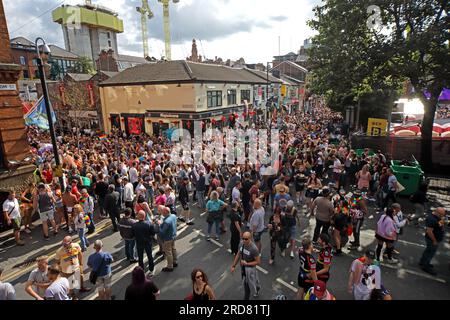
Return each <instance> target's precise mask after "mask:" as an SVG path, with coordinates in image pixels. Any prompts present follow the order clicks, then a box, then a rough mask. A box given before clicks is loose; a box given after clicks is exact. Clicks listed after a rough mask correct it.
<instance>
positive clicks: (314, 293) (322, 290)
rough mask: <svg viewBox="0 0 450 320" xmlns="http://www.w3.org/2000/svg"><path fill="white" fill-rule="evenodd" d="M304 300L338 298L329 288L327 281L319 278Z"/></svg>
mask: <svg viewBox="0 0 450 320" xmlns="http://www.w3.org/2000/svg"><path fill="white" fill-rule="evenodd" d="M304 300H336V298H335V297H334V296H333V295H332V294H331V293H330V292H329V291H328V290H327V285H326V283H325V282H323V281H321V280H317V281H314V286H313V287H311V288H310V289H309V290H308V292H306V294H305V298H304Z"/></svg>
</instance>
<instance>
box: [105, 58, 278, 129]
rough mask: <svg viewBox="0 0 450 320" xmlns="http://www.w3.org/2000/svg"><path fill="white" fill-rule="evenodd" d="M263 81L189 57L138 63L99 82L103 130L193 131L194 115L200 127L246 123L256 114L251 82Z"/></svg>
mask: <svg viewBox="0 0 450 320" xmlns="http://www.w3.org/2000/svg"><path fill="white" fill-rule="evenodd" d="M271 78H272V77H271ZM266 84H267V81H266V80H265V79H263V78H262V77H260V76H257V75H255V74H254V73H252V72H250V71H249V70H248V69H236V68H231V67H226V66H221V65H212V64H202V63H195V62H190V61H162V62H158V63H154V64H147V65H140V66H137V67H134V68H130V69H127V70H125V71H122V72H121V73H119V74H117V75H115V76H114V77H112V78H110V79H108V80H106V81H104V82H102V83H101V84H100V99H101V102H102V113H103V123H104V124H105V131H106V133H110V132H111V129H112V128H113V127H115V128H118V129H120V130H123V131H125V132H126V133H127V135H130V134H131V135H133V134H140V133H144V132H145V133H147V134H155V135H159V134H161V133H162V132H163V131H165V130H167V129H169V128H184V129H187V130H189V131H190V132H191V134H192V133H193V132H194V122H195V121H200V122H201V125H202V127H203V129H207V128H222V127H228V126H231V127H233V126H234V124H235V123H236V121H237V120H240V121H241V123H244V124H245V123H247V124H248V123H249V122H250V121H249V120H251V119H255V118H256V110H254V108H253V100H254V99H253V94H254V90H253V88H254V86H256V85H266Z"/></svg>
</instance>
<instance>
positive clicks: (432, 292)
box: [0, 198, 450, 300]
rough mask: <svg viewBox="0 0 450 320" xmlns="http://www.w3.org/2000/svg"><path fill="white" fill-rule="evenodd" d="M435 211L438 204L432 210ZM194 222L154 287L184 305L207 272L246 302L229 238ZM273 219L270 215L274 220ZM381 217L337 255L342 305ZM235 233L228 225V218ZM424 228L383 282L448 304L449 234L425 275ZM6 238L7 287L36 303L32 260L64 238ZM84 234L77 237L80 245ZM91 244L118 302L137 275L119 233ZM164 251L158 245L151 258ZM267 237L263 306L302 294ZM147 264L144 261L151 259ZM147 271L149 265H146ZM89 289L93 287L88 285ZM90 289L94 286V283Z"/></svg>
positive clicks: (100, 233) (0, 248)
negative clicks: (108, 271) (29, 283)
mask: <svg viewBox="0 0 450 320" xmlns="http://www.w3.org/2000/svg"><path fill="white" fill-rule="evenodd" d="M399 202H400V203H402V205H403V204H404V205H403V208H404V209H403V212H405V213H413V211H412V210H413V209H412V206H411V205H410V204H409V203H408V201H407V199H405V198H400V199H399ZM434 205H437V204H434ZM191 209H192V212H193V216H194V217H195V221H194V222H195V225H193V226H187V225H186V224H184V223H181V224H179V225H178V237H177V241H176V248H177V250H178V255H179V259H178V264H179V266H178V267H177V268H175V270H174V272H171V273H164V272H161V269H162V268H163V267H165V266H166V262H165V260H163V259H162V258H161V257H159V258H158V259H156V260H155V264H156V266H155V272H154V278H153V279H154V282H155V284H156V285H157V286H158V287H159V288H160V289H161V296H160V298H161V299H163V300H182V299H184V297H186V296H187V295H188V294H189V293H190V292H191V290H192V284H191V280H190V273H191V271H192V270H193V268H196V267H200V268H202V269H203V270H204V271H205V273H206V274H207V276H208V279H209V282H210V284H211V285H212V287H213V289H214V291H215V294H216V296H217V299H221V300H224V299H225V300H241V299H243V297H244V290H243V286H242V282H241V275H240V269H236V271H235V272H234V273H233V274H231V272H230V267H231V264H232V261H233V256H232V255H231V253H230V250H229V247H230V246H229V237H230V234H229V232H227V233H226V234H224V235H222V236H221V239H220V241H214V240H212V241H211V242H208V241H206V238H205V233H206V227H207V224H206V214H205V213H204V212H202V211H201V210H200V209H198V208H197V207H196V206H193V207H192V208H191ZM269 216H270V213H268V212H267V213H266V219H267V220H268V218H269ZM378 218H379V214H377V213H376V211H375V208H373V207H371V208H370V213H369V217H368V218H367V219H366V220H365V222H364V226H363V230H362V234H361V244H362V250H361V252H358V251H348V250H347V249H344V250H343V251H344V254H343V255H341V256H337V257H333V261H332V267H331V277H330V280H329V282H328V289H329V290H330V291H331V292H332V293H333V294H334V295H335V296H336V297H337V299H339V300H351V299H352V295H351V294H349V293H348V292H347V290H346V288H347V281H348V271H349V268H350V265H351V263H352V261H353V260H354V259H355V258H358V257H360V256H362V254H363V252H364V251H365V250H366V249H367V248H370V249H375V247H376V240H375V238H374V234H375V233H374V230H375V227H376V222H377V220H378ZM226 225H227V228H229V220H226ZM314 225H315V220H314V218H308V217H306V216H305V215H304V214H302V216H301V222H300V227H299V231H298V232H297V233H298V234H297V242H298V243H299V242H300V241H301V239H302V237H303V236H305V235H312V231H313V230H314ZM423 234H424V227H423V226H421V227H414V226H410V225H408V226H407V227H406V228H405V230H404V233H403V235H402V236H401V238H400V240H399V241H398V244H397V246H396V249H397V250H398V251H399V256H398V259H399V260H400V262H399V263H398V264H397V265H389V264H385V263H383V262H382V263H381V265H382V267H381V270H382V282H383V284H384V286H385V287H386V288H387V289H388V290H389V291H390V292H391V294H392V296H393V298H394V299H400V300H422V299H425V300H446V299H450V290H449V289H450V270H449V263H450V251H449V248H450V245H449V233H447V235H446V239H445V241H444V242H443V243H441V245H440V248H439V250H438V253H437V255H436V257H435V259H434V261H433V264H434V265H435V269H436V271H437V272H438V275H437V276H431V275H429V274H426V273H424V272H423V271H422V270H421V269H420V268H419V266H418V260H419V258H420V256H421V254H422V252H423V250H424V248H425V245H424V239H423ZM9 235H10V233H8V234H5V233H4V234H2V235H0V265H1V266H2V267H4V268H5V272H4V276H3V280H2V281H3V282H11V283H12V284H13V285H14V286H15V289H16V294H17V298H18V299H20V300H30V299H32V298H31V297H29V296H28V295H27V294H26V293H25V291H24V285H25V282H26V280H27V278H28V275H29V273H30V272H31V270H33V268H35V263H34V259H35V258H36V257H38V256H40V255H43V254H47V255H49V256H50V257H51V258H52V257H53V255H54V253H55V250H56V249H57V248H58V247H59V246H60V245H61V242H62V239H63V237H64V236H65V232H64V231H63V232H60V234H59V235H57V236H56V237H52V238H51V240H50V241H44V240H43V237H42V233H41V228H40V226H37V227H36V228H35V229H34V230H33V232H32V234H31V235H26V234H25V233H23V237H24V240H25V242H26V246H24V247H16V246H15V245H14V240H13V239H12V238H11V237H10V236H9ZM77 238H78V236H74V239H75V241H77ZM88 238H89V240H90V242H91V243H93V241H95V240H96V239H102V241H103V243H104V250H105V251H108V252H110V253H111V254H112V255H113V258H114V262H113V264H112V272H113V286H112V289H113V295H115V296H116V299H118V300H121V299H123V298H124V294H125V289H126V287H127V286H128V285H129V284H130V283H131V271H132V270H133V268H134V267H135V266H136V265H135V264H133V265H130V264H129V262H128V261H126V259H125V252H124V245H123V241H122V239H121V237H120V234H119V233H113V232H112V227H111V222H110V220H109V219H105V220H102V221H98V222H97V230H96V232H95V233H94V234H92V235H89V236H88ZM157 251H158V248H157V247H154V250H153V253H154V254H155V253H156V252H157ZM93 252H94V249H93V248H92V245H91V246H90V247H89V248H88V250H87V252H85V255H84V264H85V268H84V273H85V279H86V280H87V279H88V274H89V272H90V270H89V268H88V267H87V266H86V262H87V257H88V256H89V255H90V254H91V253H93ZM269 254H270V247H269V235H268V233H265V234H263V237H262V264H261V266H259V267H258V270H259V277H260V281H261V286H262V290H261V293H260V296H259V298H256V299H257V300H273V299H274V298H275V296H277V295H278V294H284V295H285V296H286V297H287V298H288V299H294V298H295V295H296V291H297V273H298V266H299V262H298V256H297V257H295V258H294V259H291V258H290V257H289V256H286V257H281V255H280V253H279V251H278V252H277V255H276V259H275V264H274V265H269V263H268V261H269ZM145 261H146V260H145ZM146 266H147V265H146ZM86 285H87V283H86ZM88 286H89V287H91V285H90V284H89V285H88ZM96 298H97V294H96V292H95V291H94V290H92V291H91V292H88V293H85V294H84V295H83V296H82V299H86V300H95V299H96Z"/></svg>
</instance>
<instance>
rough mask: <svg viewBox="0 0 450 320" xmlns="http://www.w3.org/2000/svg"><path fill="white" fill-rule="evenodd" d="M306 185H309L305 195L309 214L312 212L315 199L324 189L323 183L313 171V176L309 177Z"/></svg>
mask: <svg viewBox="0 0 450 320" xmlns="http://www.w3.org/2000/svg"><path fill="white" fill-rule="evenodd" d="M306 185H307V190H306V193H305V197H306V198H307V200H306V205H307V210H306V214H308V213H310V212H312V210H311V206H312V203H313V201H314V199H316V198H317V197H318V195H319V190H320V188H322V182H321V181H320V179H319V178H317V176H316V173H315V172H314V171H313V172H311V175H310V176H309V178H308V180H307V181H306Z"/></svg>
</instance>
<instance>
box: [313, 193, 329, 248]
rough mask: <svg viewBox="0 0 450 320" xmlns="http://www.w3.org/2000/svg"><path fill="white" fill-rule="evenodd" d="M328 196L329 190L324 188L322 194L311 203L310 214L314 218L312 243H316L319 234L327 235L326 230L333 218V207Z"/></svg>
mask: <svg viewBox="0 0 450 320" xmlns="http://www.w3.org/2000/svg"><path fill="white" fill-rule="evenodd" d="M329 194H330V189H328V188H327V187H324V188H323V189H322V194H321V195H320V196H319V197H317V198H316V199H315V200H314V201H313V203H312V206H311V212H312V214H313V215H315V216H316V227H315V229H314V236H313V242H317V239H318V238H319V235H320V234H321V233H326V234H328V229H329V228H330V226H331V218H332V217H333V216H334V207H333V204H332V203H331V201H330V199H329V197H328V196H329Z"/></svg>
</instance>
